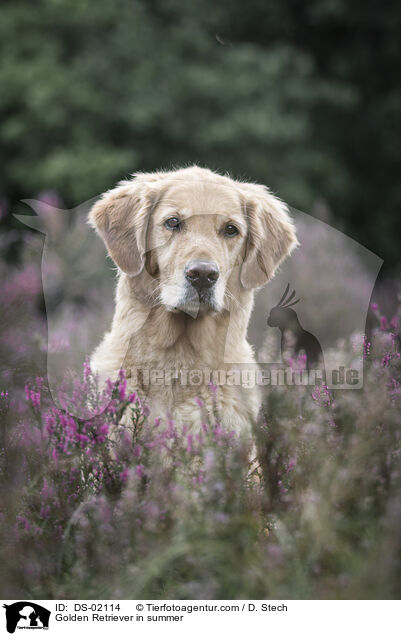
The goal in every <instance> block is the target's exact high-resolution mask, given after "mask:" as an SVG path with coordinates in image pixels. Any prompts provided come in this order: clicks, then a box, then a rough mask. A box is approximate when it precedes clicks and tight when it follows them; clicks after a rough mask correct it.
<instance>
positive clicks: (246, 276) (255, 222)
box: [241, 184, 298, 289]
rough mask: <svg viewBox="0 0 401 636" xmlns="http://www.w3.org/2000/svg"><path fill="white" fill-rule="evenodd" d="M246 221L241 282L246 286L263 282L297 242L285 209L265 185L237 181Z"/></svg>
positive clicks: (253, 285)
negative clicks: (239, 186) (245, 243)
mask: <svg viewBox="0 0 401 636" xmlns="http://www.w3.org/2000/svg"><path fill="white" fill-rule="evenodd" d="M241 190H242V195H243V200H244V206H245V210H246V216H247V221H248V242H247V246H246V254H245V259H244V262H243V264H242V267H241V283H242V285H243V286H244V287H246V288H248V289H250V288H255V287H261V286H262V285H265V283H267V281H268V280H270V278H272V276H273V275H274V272H275V271H276V269H277V267H278V266H279V265H280V263H281V262H282V261H283V260H284V259H285V257H286V256H288V255H289V254H290V253H291V252H292V250H293V249H294V248H295V247H296V246H297V245H298V241H297V237H296V234H295V227H294V224H293V222H292V220H291V218H290V216H289V214H288V208H287V206H286V205H285V203H283V202H282V201H280V199H278V198H277V197H275V196H274V195H273V194H271V192H269V190H268V189H267V188H265V187H264V186H261V185H254V184H241Z"/></svg>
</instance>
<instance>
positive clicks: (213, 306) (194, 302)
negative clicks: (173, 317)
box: [166, 287, 220, 318]
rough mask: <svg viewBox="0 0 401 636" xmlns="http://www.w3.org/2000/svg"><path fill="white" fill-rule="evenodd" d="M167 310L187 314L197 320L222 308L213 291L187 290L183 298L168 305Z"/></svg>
mask: <svg viewBox="0 0 401 636" xmlns="http://www.w3.org/2000/svg"><path fill="white" fill-rule="evenodd" d="M166 306H167V310H168V311H171V312H174V313H179V312H181V313H185V314H188V315H189V316H191V317H192V318H196V317H197V316H198V315H199V314H204V313H207V312H218V311H220V307H219V305H218V303H217V301H216V298H215V294H214V291H213V290H210V289H205V290H199V291H198V290H196V289H194V288H192V287H191V288H187V289H186V290H185V292H184V294H183V295H182V297H181V298H180V299H179V300H177V302H175V303H173V304H167V305H166Z"/></svg>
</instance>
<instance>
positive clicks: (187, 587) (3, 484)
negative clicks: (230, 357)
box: [0, 237, 401, 599]
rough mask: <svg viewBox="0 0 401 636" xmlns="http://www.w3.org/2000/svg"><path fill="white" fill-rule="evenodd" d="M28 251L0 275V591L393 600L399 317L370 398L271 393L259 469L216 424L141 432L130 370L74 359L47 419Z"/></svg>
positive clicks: (400, 568)
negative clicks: (95, 367) (71, 377)
mask: <svg viewBox="0 0 401 636" xmlns="http://www.w3.org/2000/svg"><path fill="white" fill-rule="evenodd" d="M3 238H4V237H3ZM32 245H33V247H32ZM3 247H6V246H5V244H4V243H3ZM23 254H25V256H22V257H21V259H20V262H19V263H18V264H15V265H11V264H9V265H7V266H6V265H5V264H4V263H3V264H2V265H1V296H2V306H3V310H2V316H1V337H0V361H1V375H0V391H1V398H0V400H1V402H0V413H1V438H0V439H1V442H0V515H1V517H0V518H1V530H0V532H1V541H0V546H1V547H0V570H1V572H2V577H1V583H0V586H1V588H2V589H1V592H0V595H2V596H3V597H4V598H6V597H8V598H18V597H28V598H33V599H35V598H37V599H40V598H98V599H113V598H153V599H167V598H169V599H171V598H174V599H191V598H192V599H204V598H214V599H236V598H287V599H295V598H302V599H308V598H328V599H347V598H399V596H400V593H401V532H400V526H401V429H400V423H401V385H400V381H401V373H400V372H401V361H400V338H399V318H400V315H401V310H399V311H398V312H397V313H396V315H394V316H393V315H391V316H384V315H382V314H381V311H380V308H379V307H377V306H376V305H373V306H372V307H371V321H370V322H371V323H372V325H373V327H372V329H370V332H369V334H368V335H367V336H366V339H365V346H364V368H365V369H364V371H365V375H364V387H363V389H361V390H343V391H339V390H337V391H332V390H327V389H326V388H325V387H315V388H313V387H270V388H269V389H268V390H267V391H266V398H265V406H264V415H263V417H261V419H260V421H259V423H258V425H257V427H256V430H255V436H256V439H257V445H258V454H259V470H258V468H257V466H256V464H254V465H253V466H250V465H249V460H248V451H249V448H248V447H247V446H246V444H245V442H243V441H241V440H240V439H238V438H237V437H236V436H235V435H233V434H232V433H230V432H228V431H226V430H224V428H223V427H222V426H221V424H220V423H219V420H218V417H216V418H212V419H210V418H208V417H207V416H206V413H204V418H203V428H202V432H201V433H200V434H198V435H194V434H192V433H191V431H190V429H189V428H188V429H181V430H178V429H177V427H176V425H175V423H174V421H169V420H166V421H163V422H159V421H156V422H155V421H150V419H149V418H148V415H147V409H146V407H145V406H144V405H143V404H142V403H141V401H140V400H139V398H138V396H136V395H135V394H129V392H128V391H127V383H126V379H125V377H124V373H121V374H120V377H119V378H118V380H117V381H116V382H114V383H112V382H109V383H108V384H107V386H105V387H99V386H98V385H97V381H96V378H94V377H93V374H92V372H91V369H90V367H89V364H88V363H84V365H83V367H82V371H81V373H80V375H81V377H80V379H79V380H76V381H75V383H74V385H73V386H72V387H71V386H69V388H68V389H65V390H64V389H63V387H62V386H61V385H60V390H59V394H58V396H57V398H58V399H57V406H56V404H55V402H54V401H53V399H52V393H51V392H50V390H49V386H48V382H47V379H46V352H47V326H46V316H45V311H44V303H43V293H42V284H41V275H40V243H35V241H34V242H33V243H32V241H31V243H30V246H29V248H27V249H25V252H23ZM81 320H82V316H81ZM80 324H81V323H79V322H78V323H76V324H75V329H76V330H78V331H79V329H80ZM69 327H70V328H71V324H70V325H69ZM66 333H67V328H66ZM341 347H342V348H344V347H349V348H350V350H352V343H351V342H348V343H347V342H344V341H342V342H341ZM210 390H211V392H212V393H213V392H215V391H218V390H219V388H218V386H214V385H211V387H210ZM85 409H87V410H88V413H90V416H89V415H88V417H87V418H85ZM194 409H201V410H202V409H203V405H202V402H201V401H198V402H196V403H194ZM78 411H79V413H80V417H78V416H75V415H71V414H70V413H77V412H78ZM124 414H125V415H124ZM123 415H124V420H123V422H121V419H122V417H123Z"/></svg>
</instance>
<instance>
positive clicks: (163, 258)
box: [90, 167, 296, 315]
mask: <svg viewBox="0 0 401 636" xmlns="http://www.w3.org/2000/svg"><path fill="white" fill-rule="evenodd" d="M90 222H91V224H92V225H93V226H94V227H95V228H96V229H97V231H98V232H99V234H100V235H101V237H102V238H103V240H104V242H105V244H106V247H107V249H108V252H109V255H110V256H111V257H112V259H113V260H114V262H115V263H116V265H117V266H118V267H119V269H120V270H121V271H122V272H124V273H125V274H127V275H128V276H130V277H132V278H135V277H136V278H138V279H141V278H142V279H143V278H146V280H147V281H148V286H149V294H148V300H149V302H151V303H152V304H161V305H163V306H165V308H166V309H167V310H168V311H172V312H179V311H183V312H186V313H189V314H190V315H197V314H198V313H199V312H201V313H204V312H208V311H214V312H220V311H222V310H223V309H228V308H229V307H230V306H231V301H232V300H233V299H235V300H237V301H238V300H239V299H238V296H239V295H241V293H243V292H244V290H246V289H253V288H257V287H261V286H262V285H264V284H265V283H266V282H267V281H268V280H269V279H270V278H271V277H272V276H273V274H274V272H275V270H276V268H277V266H278V265H279V264H280V263H281V261H282V260H283V259H284V258H285V257H286V256H287V255H288V254H289V253H290V252H291V250H292V249H293V248H294V246H295V245H296V237H295V230H294V226H293V224H292V221H291V219H290V217H289V216H288V213H287V209H286V206H285V205H284V204H283V203H282V202H281V201H279V200H278V199H277V198H276V197H274V196H273V195H272V194H271V193H270V192H269V190H268V189H267V188H265V187H263V186H260V185H255V184H247V183H241V182H238V181H234V180H232V179H230V178H228V177H223V176H221V175H218V174H215V173H213V172H212V171H210V170H207V169H203V168H198V167H192V168H185V169H182V170H176V171H173V172H164V173H152V174H138V175H135V177H134V179H133V180H132V181H123V182H121V183H120V184H119V185H118V186H117V187H116V188H115V189H113V190H111V191H109V192H107V193H106V194H105V195H103V197H102V198H101V200H100V201H98V202H97V203H96V204H95V205H94V207H93V208H92V210H91V212H90Z"/></svg>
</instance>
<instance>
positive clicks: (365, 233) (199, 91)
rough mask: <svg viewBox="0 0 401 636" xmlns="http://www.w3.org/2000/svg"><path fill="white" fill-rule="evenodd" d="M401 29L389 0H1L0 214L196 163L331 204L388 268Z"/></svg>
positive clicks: (400, 108)
mask: <svg viewBox="0 0 401 636" xmlns="http://www.w3.org/2000/svg"><path fill="white" fill-rule="evenodd" d="M400 32H401V5H400V3H396V2H395V0H389V1H388V2H386V3H384V4H383V2H378V0H368V1H366V0H364V1H363V0H353V1H352V2H346V1H345V0H310V1H309V2H303V1H302V0H286V1H285V2H279V0H248V1H247V2H246V3H244V2H241V1H239V0H221V1H220V2H219V3H215V2H213V0H203V1H202V2H199V1H198V0H191V1H189V2H187V3H185V2H182V1H181V0H115V1H114V2H108V1H107V0H96V1H94V0H73V1H71V0H37V1H36V2H34V3H33V2H29V1H28V0H3V2H2V7H1V21H0V49H1V60H2V63H1V69H0V84H1V96H0V111H1V127H0V158H1V159H0V160H1V175H0V196H1V199H0V206H1V211H2V221H1V223H2V225H3V227H4V228H7V227H11V226H13V225H14V226H15V227H16V226H17V225H18V223H17V221H15V220H13V218H12V216H11V212H13V211H16V208H17V207H18V205H19V204H18V202H19V201H20V200H21V199H23V198H31V197H35V196H38V194H39V193H40V192H42V191H49V190H50V191H55V192H56V193H57V194H58V195H59V196H60V197H61V199H62V201H63V202H64V203H65V205H66V206H76V205H78V204H79V203H80V202H82V201H84V200H86V199H89V198H91V197H94V196H96V195H98V194H99V193H101V192H102V191H103V190H105V189H107V188H109V187H111V186H113V184H114V183H115V182H116V181H117V180H119V179H121V178H123V177H125V176H127V175H128V174H129V173H131V172H134V171H138V170H154V169H157V168H169V167H171V166H174V165H183V164H188V163H193V162H198V163H200V164H201V165H206V166H208V167H211V168H214V169H217V170H220V171H223V172H225V171H229V172H231V173H232V174H233V175H234V176H237V177H241V178H246V179H250V180H257V181H260V182H262V183H266V184H267V185H269V186H270V187H271V188H272V189H273V191H274V192H276V193H278V194H279V196H281V197H282V198H283V199H285V200H286V201H287V202H288V203H289V204H290V205H292V206H294V207H297V208H299V209H302V210H304V211H306V212H310V213H313V210H314V209H316V203H317V202H319V201H323V202H325V203H326V204H327V205H328V207H329V208H330V210H331V211H332V214H333V219H334V220H333V224H334V225H337V226H339V227H343V228H344V229H345V230H346V231H347V232H348V233H349V234H350V235H351V236H353V237H354V238H355V239H357V240H358V241H360V242H362V243H363V244H364V245H366V246H367V247H369V248H370V249H371V250H372V251H374V252H376V253H377V254H379V255H380V256H382V257H383V258H385V260H386V265H387V267H389V268H393V267H395V266H396V265H397V264H398V261H399V242H400V234H401V231H400V230H401V214H400V208H401V181H400V167H401V166H400V164H401V118H400V112H401V84H400V82H399V68H400V61H401V38H400ZM314 206H315V207H314ZM18 227H20V226H19V225H18ZM15 246H17V242H16V244H15ZM14 252H15V250H14Z"/></svg>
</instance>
